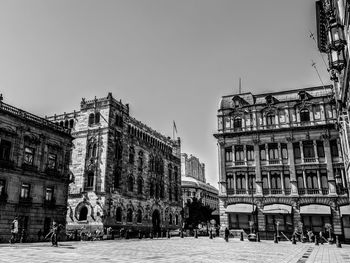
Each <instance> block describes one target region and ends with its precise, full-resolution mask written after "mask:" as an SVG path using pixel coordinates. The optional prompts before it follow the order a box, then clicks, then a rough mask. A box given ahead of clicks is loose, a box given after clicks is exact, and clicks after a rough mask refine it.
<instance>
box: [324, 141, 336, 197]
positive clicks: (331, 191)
mask: <svg viewBox="0 0 350 263" xmlns="http://www.w3.org/2000/svg"><path fill="white" fill-rule="evenodd" d="M323 142H324V153H325V156H326V163H327V178H328V187H329V195H330V196H336V195H337V191H336V187H335V178H334V171H333V163H332V156H331V148H330V145H329V138H325V139H324V141H323Z"/></svg>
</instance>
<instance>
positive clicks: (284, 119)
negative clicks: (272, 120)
mask: <svg viewBox="0 0 350 263" xmlns="http://www.w3.org/2000/svg"><path fill="white" fill-rule="evenodd" d="M279 115H280V123H285V122H286V113H285V111H284V110H281V111H280V112H279Z"/></svg>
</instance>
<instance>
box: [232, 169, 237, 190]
mask: <svg viewBox="0 0 350 263" xmlns="http://www.w3.org/2000/svg"><path fill="white" fill-rule="evenodd" d="M233 189H234V191H235V193H236V190H237V188H236V172H233Z"/></svg>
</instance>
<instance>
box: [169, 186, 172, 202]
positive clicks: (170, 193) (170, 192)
mask: <svg viewBox="0 0 350 263" xmlns="http://www.w3.org/2000/svg"><path fill="white" fill-rule="evenodd" d="M169 201H173V191H172V190H171V186H170V187H169Z"/></svg>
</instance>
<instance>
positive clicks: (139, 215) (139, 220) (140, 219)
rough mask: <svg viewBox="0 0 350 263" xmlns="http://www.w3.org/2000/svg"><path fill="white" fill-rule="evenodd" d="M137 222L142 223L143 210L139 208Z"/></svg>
mask: <svg viewBox="0 0 350 263" xmlns="http://www.w3.org/2000/svg"><path fill="white" fill-rule="evenodd" d="M137 223H142V211H141V209H139V210H138V211H137Z"/></svg>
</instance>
